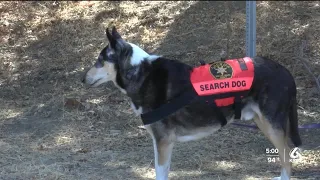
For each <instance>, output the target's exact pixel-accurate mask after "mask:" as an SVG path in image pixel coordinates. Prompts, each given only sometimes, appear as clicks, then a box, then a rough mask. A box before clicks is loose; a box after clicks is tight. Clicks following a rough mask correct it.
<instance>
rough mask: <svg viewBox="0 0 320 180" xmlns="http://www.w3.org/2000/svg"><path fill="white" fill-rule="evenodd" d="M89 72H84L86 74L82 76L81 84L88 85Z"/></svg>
mask: <svg viewBox="0 0 320 180" xmlns="http://www.w3.org/2000/svg"><path fill="white" fill-rule="evenodd" d="M88 71H89V70H87V71H86V72H84V74H83V75H82V77H81V82H82V83H86V82H87V80H86V79H87V73H88Z"/></svg>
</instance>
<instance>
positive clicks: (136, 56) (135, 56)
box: [129, 43, 159, 66]
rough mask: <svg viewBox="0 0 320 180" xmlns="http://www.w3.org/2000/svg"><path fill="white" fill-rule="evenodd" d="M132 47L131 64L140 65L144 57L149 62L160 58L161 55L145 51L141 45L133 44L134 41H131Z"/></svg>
mask: <svg viewBox="0 0 320 180" xmlns="http://www.w3.org/2000/svg"><path fill="white" fill-rule="evenodd" d="M129 44H130V45H131V47H132V51H133V53H132V57H131V62H130V63H131V65H133V66H134V65H139V64H140V63H141V61H143V60H144V59H147V60H148V61H149V62H150V61H153V60H155V59H157V58H159V56H156V55H149V54H148V53H147V52H145V51H144V50H143V49H141V48H140V47H139V46H137V45H135V44H133V43H129Z"/></svg>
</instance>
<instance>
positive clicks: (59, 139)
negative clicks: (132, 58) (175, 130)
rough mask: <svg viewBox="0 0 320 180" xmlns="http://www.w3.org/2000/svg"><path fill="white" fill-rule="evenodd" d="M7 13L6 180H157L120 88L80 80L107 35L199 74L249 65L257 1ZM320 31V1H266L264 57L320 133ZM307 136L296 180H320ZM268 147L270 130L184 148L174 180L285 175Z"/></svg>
mask: <svg viewBox="0 0 320 180" xmlns="http://www.w3.org/2000/svg"><path fill="white" fill-rule="evenodd" d="M0 14H1V16H0V17H1V18H0V42H1V46H0V55H1V56H0V157H1V158H0V179H1V180H20V179H23V180H25V179H27V180H29V179H33V180H37V179H46V180H51V179H64V180H78V179H79V180H99V179H106V180H118V179H119V180H124V179H130V180H133V179H142V180H151V179H154V177H155V171H154V161H153V147H152V141H151V138H150V137H149V135H148V134H147V132H146V131H145V130H144V129H141V128H139V126H140V125H142V122H141V120H140V119H139V117H136V116H135V115H134V113H133V112H132V111H131V110H130V106H129V103H128V98H127V97H126V96H124V95H123V94H121V93H120V91H118V90H117V89H116V88H115V87H114V85H113V84H111V83H107V84H105V85H102V86H100V87H98V88H88V87H85V86H84V85H83V84H82V83H81V82H80V78H81V75H82V73H83V72H84V71H85V69H86V68H88V67H89V66H91V65H92V64H93V62H94V61H95V60H96V58H97V56H98V52H99V51H100V50H101V49H102V48H103V47H104V46H105V45H106V44H107V41H106V36H105V28H106V27H108V26H109V27H110V26H111V25H116V27H117V28H118V29H119V31H120V32H121V33H122V34H123V37H124V38H125V39H127V40H128V41H130V42H133V43H136V44H138V45H140V46H141V47H143V48H144V49H145V50H146V51H148V52H150V53H156V54H160V55H163V56H167V57H169V58H173V59H178V60H181V61H184V62H186V63H189V64H192V65H198V64H197V62H198V61H199V60H204V61H206V62H212V61H214V60H218V59H220V58H221V57H229V58H235V57H242V56H244V55H245V2H231V1H230V2H217V1H212V2H199V1H188V2H169V1H167V2H161V1H151V2H147V1H136V2H133V1H132V2H130V1H125V2H102V1H97V2H85V1H73V2H66V1H64V2H62V1H61V2H57V1H51V2H22V1H19V2H4V1H1V2H0ZM319 29H320V2H319V1H312V2H302V1H297V2H276V1H271V2H264V1H259V2H257V54H258V55H263V56H269V57H271V58H273V59H275V60H276V61H278V62H279V63H281V64H283V65H284V66H286V67H287V68H288V69H289V70H290V72H291V73H292V74H293V75H294V77H295V80H296V83H297V86H298V100H299V102H298V103H299V124H300V125H304V124H310V123H320V108H319V107H320V99H319V95H320V94H319V90H318V89H317V85H316V83H315V78H314V77H316V78H318V79H319V80H320V38H319V37H320V31H319ZM303 62H304V63H306V64H307V66H308V67H309V69H310V71H311V72H312V73H310V72H309V71H308V70H307V68H306V67H305V65H304V64H303ZM79 102H80V103H79ZM248 123H251V124H252V123H253V122H248ZM301 136H302V140H303V149H304V151H303V153H302V159H300V160H299V161H298V162H295V163H294V165H293V179H308V180H313V179H320V129H308V130H307V129H302V130H301ZM266 148H273V146H272V145H271V143H269V141H268V140H267V139H266V138H265V137H264V136H263V135H262V133H261V132H260V131H257V130H252V129H249V128H243V127H238V126H233V125H230V126H229V127H228V128H224V129H223V130H222V131H220V132H217V133H215V134H213V135H211V136H209V137H207V138H204V139H202V140H200V141H196V142H187V143H179V144H177V145H176V146H175V148H174V153H173V157H172V165H171V173H170V178H171V179H175V180H182V179H187V180H189V179H194V180H195V179H197V180H199V179H201V180H207V179H217V180H220V179H221V180H225V179H227V180H252V179H256V180H257V179H259V180H260V179H270V178H271V177H275V176H279V174H280V165H279V162H277V163H268V162H267V157H266V153H265V149H266Z"/></svg>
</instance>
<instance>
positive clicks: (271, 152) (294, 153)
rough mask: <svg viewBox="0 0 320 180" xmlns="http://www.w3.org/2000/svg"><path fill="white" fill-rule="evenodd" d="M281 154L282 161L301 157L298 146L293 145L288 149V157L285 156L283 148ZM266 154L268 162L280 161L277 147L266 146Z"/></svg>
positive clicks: (296, 159)
mask: <svg viewBox="0 0 320 180" xmlns="http://www.w3.org/2000/svg"><path fill="white" fill-rule="evenodd" d="M283 154H284V155H283V159H284V161H289V162H297V161H299V160H300V159H301V158H302V155H301V150H300V149H299V148H298V147H295V148H293V149H291V150H290V151H289V157H286V156H287V152H286V149H284V150H283ZM266 156H267V161H268V163H273V162H277V161H280V156H279V149H277V148H266Z"/></svg>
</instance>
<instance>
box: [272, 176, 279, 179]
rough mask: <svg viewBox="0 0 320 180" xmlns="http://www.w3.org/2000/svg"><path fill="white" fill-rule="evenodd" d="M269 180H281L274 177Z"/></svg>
mask: <svg viewBox="0 0 320 180" xmlns="http://www.w3.org/2000/svg"><path fill="white" fill-rule="evenodd" d="M271 180H281V177H280V176H279V177H274V178H272V179H271Z"/></svg>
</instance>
